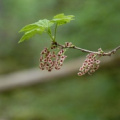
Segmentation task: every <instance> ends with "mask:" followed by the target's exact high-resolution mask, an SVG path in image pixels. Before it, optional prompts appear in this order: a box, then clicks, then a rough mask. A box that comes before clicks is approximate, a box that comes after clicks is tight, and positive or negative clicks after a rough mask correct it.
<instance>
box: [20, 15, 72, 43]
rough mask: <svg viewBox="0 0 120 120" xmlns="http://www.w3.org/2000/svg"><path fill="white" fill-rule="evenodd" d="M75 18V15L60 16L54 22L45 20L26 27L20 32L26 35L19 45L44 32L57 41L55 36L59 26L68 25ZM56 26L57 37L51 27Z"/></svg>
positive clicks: (55, 17) (54, 18)
mask: <svg viewBox="0 0 120 120" xmlns="http://www.w3.org/2000/svg"><path fill="white" fill-rule="evenodd" d="M73 17H74V16H73V15H68V16H65V15H64V14H58V15H56V16H54V17H53V19H52V20H47V19H43V20H39V21H38V22H35V23H33V24H29V25H26V26H25V27H23V28H22V29H21V30H20V32H25V34H24V35H23V36H22V38H21V39H20V41H19V43H21V42H23V41H24V40H28V39H30V38H31V37H33V36H34V35H35V34H42V33H44V32H46V33H48V35H49V36H50V37H51V39H52V40H53V41H55V37H54V36H56V30H57V25H58V26H59V25H63V24H66V23H68V22H70V21H71V20H73ZM54 24H56V27H55V35H54V36H53V35H52V33H51V26H53V25H54Z"/></svg>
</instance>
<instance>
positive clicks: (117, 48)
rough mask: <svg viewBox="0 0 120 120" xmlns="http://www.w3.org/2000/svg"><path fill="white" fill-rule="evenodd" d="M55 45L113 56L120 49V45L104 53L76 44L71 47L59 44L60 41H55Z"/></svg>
mask: <svg viewBox="0 0 120 120" xmlns="http://www.w3.org/2000/svg"><path fill="white" fill-rule="evenodd" d="M55 45H57V46H60V47H62V48H72V49H77V50H80V51H82V52H86V53H95V54H98V55H101V56H111V55H112V54H115V53H116V51H117V50H119V49H120V46H118V47H116V48H115V49H113V50H111V51H109V52H103V53H102V54H101V53H100V52H98V51H97V52H96V51H91V50H87V49H83V48H80V47H76V46H74V45H72V46H71V47H67V46H65V45H61V44H58V43H55Z"/></svg>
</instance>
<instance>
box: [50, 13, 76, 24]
mask: <svg viewBox="0 0 120 120" xmlns="http://www.w3.org/2000/svg"><path fill="white" fill-rule="evenodd" d="M73 18H74V16H73V15H67V16H65V15H64V14H63V13H62V14H58V15H56V16H54V18H53V19H52V20H51V21H52V22H54V23H57V25H63V24H66V23H68V22H70V21H71V20H74V19H73Z"/></svg>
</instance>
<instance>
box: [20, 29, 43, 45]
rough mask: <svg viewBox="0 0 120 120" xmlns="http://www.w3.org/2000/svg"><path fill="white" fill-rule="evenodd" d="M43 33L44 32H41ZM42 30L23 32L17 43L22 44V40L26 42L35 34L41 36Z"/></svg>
mask: <svg viewBox="0 0 120 120" xmlns="http://www.w3.org/2000/svg"><path fill="white" fill-rule="evenodd" d="M43 31H44V30H43ZM43 31H42V29H33V30H31V31H28V32H25V34H24V35H23V36H22V38H21V39H20V41H19V42H18V43H21V42H23V41H24V40H28V39H30V38H31V37H33V36H34V35H35V34H42V32H43Z"/></svg>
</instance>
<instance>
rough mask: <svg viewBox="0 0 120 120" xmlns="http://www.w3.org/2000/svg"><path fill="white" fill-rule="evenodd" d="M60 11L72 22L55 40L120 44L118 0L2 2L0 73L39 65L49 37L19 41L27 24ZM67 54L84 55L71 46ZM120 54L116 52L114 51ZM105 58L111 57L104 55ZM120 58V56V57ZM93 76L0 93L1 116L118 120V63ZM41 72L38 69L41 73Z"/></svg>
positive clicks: (92, 46) (6, 119) (12, 119)
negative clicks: (71, 48)
mask: <svg viewBox="0 0 120 120" xmlns="http://www.w3.org/2000/svg"><path fill="white" fill-rule="evenodd" d="M59 13H65V15H74V16H75V20H74V21H72V22H71V23H69V24H66V25H64V26H61V27H60V28H59V30H58V33H57V39H58V41H59V42H60V43H61V44H62V43H64V42H65V41H69V42H70V41H71V42H72V43H73V44H75V45H77V46H79V47H82V48H86V49H89V50H97V49H98V48H100V47H101V48H102V49H103V50H105V51H107V50H111V49H113V48H115V47H117V46H119V45H120V1H119V0H109V1H108V0H74V1H72V0H0V74H1V75H7V74H9V73H12V72H16V71H22V70H24V69H32V68H35V67H38V65H39V57H40V51H41V50H42V49H43V48H44V46H49V44H50V40H49V38H48V36H46V35H42V36H38V35H36V36H34V37H33V38H32V39H30V40H29V41H26V42H23V43H21V44H18V41H19V39H20V38H21V36H22V33H18V31H19V30H20V29H21V28H22V27H23V26H25V25H27V24H31V23H33V22H36V21H38V20H39V19H44V18H47V19H51V18H52V17H53V16H55V15H56V14H59ZM67 55H68V58H67V60H66V63H67V61H69V60H72V59H73V58H74V59H75V58H79V57H80V56H83V55H86V54H85V53H84V54H83V53H81V52H80V51H77V50H76V51H74V50H70V51H68V52H67ZM116 56H117V57H118V58H120V51H118V52H117V55H116ZM108 59H111V58H110V57H108ZM119 60H120V59H119ZM119 60H116V61H114V62H113V63H112V64H109V65H107V64H106V65H104V66H102V67H101V68H100V69H99V70H98V71H97V72H96V73H95V74H94V75H92V76H88V75H86V76H83V77H78V76H77V74H75V73H73V74H70V75H69V76H67V77H63V78H62V79H59V78H58V79H57V80H54V81H49V82H47V83H44V84H37V85H34V86H30V87H27V88H18V89H15V90H11V91H7V92H1V93H0V120H120V62H119ZM40 72H41V71H40Z"/></svg>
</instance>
